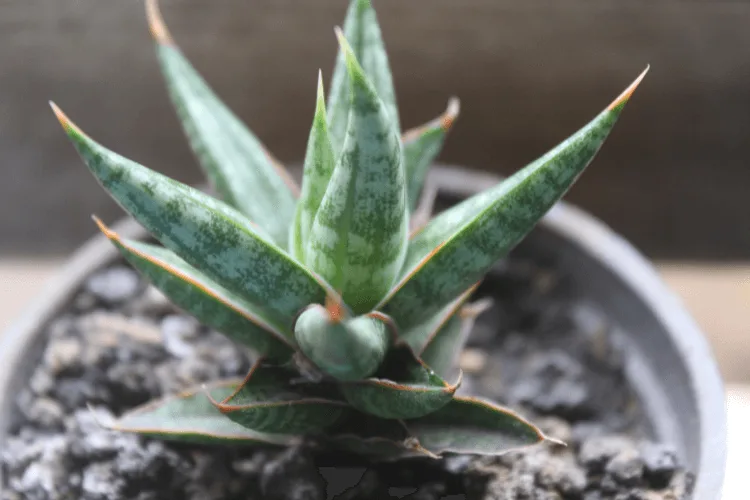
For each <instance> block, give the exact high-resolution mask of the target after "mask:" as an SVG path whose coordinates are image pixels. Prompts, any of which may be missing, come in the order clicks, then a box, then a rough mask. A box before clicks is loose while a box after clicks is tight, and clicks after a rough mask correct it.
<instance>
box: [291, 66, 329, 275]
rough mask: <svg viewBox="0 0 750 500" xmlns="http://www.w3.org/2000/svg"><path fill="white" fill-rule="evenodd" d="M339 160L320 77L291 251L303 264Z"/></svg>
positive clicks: (320, 77) (319, 77)
mask: <svg viewBox="0 0 750 500" xmlns="http://www.w3.org/2000/svg"><path fill="white" fill-rule="evenodd" d="M335 166H336V159H335V157H334V154H333V148H332V147H331V140H330V138H329V137H328V121H327V119H326V104H325V95H324V92H323V78H322V76H321V75H320V74H319V75H318V99H317V105H316V107H315V117H314V118H313V124H312V128H311V129H310V137H309V139H308V141H307V153H306V154H305V165H304V169H303V177H302V195H301V196H300V199H299V203H298V205H297V216H296V219H295V223H294V231H295V233H294V234H295V236H293V238H292V239H293V242H292V248H293V251H294V255H295V256H296V257H297V259H298V260H299V261H301V262H303V261H304V249H305V243H306V242H307V241H308V239H309V234H310V230H311V229H312V224H313V220H315V214H316V213H317V212H318V207H320V202H321V201H322V200H323V196H324V195H325V193H326V188H327V187H328V182H329V181H330V180H331V175H332V174H333V169H334V167H335Z"/></svg>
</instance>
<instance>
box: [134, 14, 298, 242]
mask: <svg viewBox="0 0 750 500" xmlns="http://www.w3.org/2000/svg"><path fill="white" fill-rule="evenodd" d="M147 5H148V14H149V23H150V25H151V32H152V33H153V35H154V38H155V39H156V45H157V53H158V55H159V61H160V63H161V69H162V73H163V75H164V78H165V80H166V83H167V87H168V89H169V94H170V97H171V99H172V102H173V104H174V106H175V109H176V111H177V114H178V116H179V118H180V122H181V123H182V126H183V129H184V131H185V133H186V135H187V137H188V140H189V142H190V145H191V147H192V149H193V151H194V152H195V154H196V156H197V158H198V160H199V163H200V165H201V166H202V168H203V169H204V171H205V172H206V174H207V175H208V177H209V179H210V180H211V182H212V184H213V185H214V186H215V188H216V190H217V191H218V192H219V193H220V194H221V196H222V198H223V199H224V200H225V201H226V202H227V203H229V204H231V205H232V206H234V207H236V208H238V209H239V210H240V211H242V212H243V213H245V214H246V215H247V216H248V217H250V218H251V219H252V220H253V221H254V222H255V223H256V224H258V226H260V227H262V228H263V229H264V230H266V231H267V232H268V233H269V234H271V236H272V237H273V238H274V241H275V242H276V243H278V244H279V245H283V246H285V245H286V241H287V237H288V233H289V227H290V224H291V222H292V220H293V217H294V210H295V204H296V199H295V198H296V195H297V191H298V188H297V186H296V185H295V183H294V181H293V180H292V178H291V177H290V176H289V174H288V173H287V172H286V170H284V168H283V167H282V166H280V165H279V163H278V161H276V160H275V159H274V158H272V157H271V155H270V154H269V153H268V152H267V151H266V149H265V148H264V147H263V145H262V144H261V143H260V141H259V140H258V139H257V137H255V135H253V133H252V132H251V131H250V130H248V128H247V127H246V126H245V124H244V123H242V121H240V119H239V118H238V117H237V116H236V115H235V114H233V113H232V112H231V110H229V108H228V107H227V106H226V105H225V104H224V103H223V102H222V101H221V100H220V99H219V97H218V96H217V95H216V94H215V93H214V92H213V90H212V89H211V88H210V87H209V86H208V84H207V83H206V82H205V80H204V79H203V78H202V77H201V76H200V75H199V74H198V72H197V71H196V70H195V68H193V66H192V65H191V64H190V62H189V61H188V60H187V59H186V58H185V56H184V55H183V54H182V52H181V51H180V50H179V48H178V47H177V46H176V45H175V43H174V41H173V40H172V38H171V36H170V35H169V33H168V32H167V29H166V26H165V25H164V22H163V21H162V18H161V15H160V13H159V10H158V7H157V3H156V0H149V1H148V2H147Z"/></svg>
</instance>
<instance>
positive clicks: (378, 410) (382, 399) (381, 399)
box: [341, 343, 461, 419]
mask: <svg viewBox="0 0 750 500" xmlns="http://www.w3.org/2000/svg"><path fill="white" fill-rule="evenodd" d="M460 385H461V377H460V375H459V378H458V381H457V382H456V383H455V384H448V383H447V382H445V381H444V380H443V379H442V378H440V377H439V376H438V375H436V374H435V373H434V372H433V371H432V370H430V369H429V367H427V366H425V365H424V364H423V363H422V362H421V361H420V360H419V358H417V357H416V356H415V355H414V353H413V352H412V350H411V348H410V347H409V346H408V345H407V344H405V343H403V344H399V345H397V346H395V347H394V348H392V349H391V351H389V353H388V356H387V357H386V359H385V361H384V362H383V364H382V366H381V367H380V369H379V370H378V372H377V373H376V374H375V375H374V376H373V377H372V378H368V379H364V380H360V381H356V382H348V383H344V384H341V391H342V393H343V394H344V397H345V398H346V400H347V401H348V402H349V404H351V405H352V406H353V407H354V408H356V409H358V410H360V411H362V412H364V413H367V414H370V415H375V416H377V417H380V418H386V419H407V418H417V417H422V416H424V415H427V414H429V413H432V412H434V411H436V410H438V409H439V408H441V407H442V406H444V405H445V404H447V403H448V402H449V401H450V400H451V399H452V398H453V394H454V393H455V392H456V390H457V389H458V387H459V386H460Z"/></svg>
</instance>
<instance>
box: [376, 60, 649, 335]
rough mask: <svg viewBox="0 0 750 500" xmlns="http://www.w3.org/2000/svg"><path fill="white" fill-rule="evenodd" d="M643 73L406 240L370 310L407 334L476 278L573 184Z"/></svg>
mask: <svg viewBox="0 0 750 500" xmlns="http://www.w3.org/2000/svg"><path fill="white" fill-rule="evenodd" d="M644 74H645V72H644ZM644 74H642V75H641V76H640V77H639V78H638V79H637V80H636V81H635V82H634V83H633V84H632V85H631V86H630V87H629V88H628V89H627V90H626V91H625V92H624V93H623V94H622V95H621V96H620V97H618V98H617V99H616V100H615V101H614V102H613V103H612V104H611V105H610V106H609V107H607V109H605V110H604V111H603V112H602V113H600V114H599V115H598V116H597V117H596V118H594V119H593V120H592V121H591V122H590V123H588V124H587V125H586V126H585V127H583V128H582V129H581V130H579V131H578V132H576V133H575V134H574V135H572V136H571V137H569V138H568V139H566V140H565V141H563V142H562V143H561V144H559V145H558V146H557V147H555V148H554V149H552V150H551V151H549V152H548V153H547V154H545V155H544V156H542V157H541V158H539V159H538V160H536V161H535V162H533V163H531V164H530V165H528V166H527V167H525V168H523V169H522V170H520V171H519V172H517V173H516V174H514V175H513V176H511V177H509V178H508V179H507V180H505V181H503V182H501V183H500V184H499V185H498V186H496V187H494V188H492V189H489V190H487V191H486V192H484V193H481V194H479V195H477V196H476V197H472V198H470V199H468V200H466V201H465V202H463V203H461V204H459V205H457V206H456V207H454V208H451V209H449V210H447V211H446V212H444V213H443V214H441V215H439V216H438V217H436V218H435V219H433V221H432V222H430V223H429V224H428V225H427V226H426V227H425V228H424V229H423V230H422V231H420V232H418V233H417V234H416V235H415V236H414V237H413V238H412V241H411V243H410V246H409V254H408V256H407V259H406V263H405V265H404V272H403V274H402V278H401V279H400V281H399V282H398V283H397V284H396V285H394V287H393V290H392V292H391V293H390V294H389V295H388V297H386V298H385V299H384V300H383V302H382V303H381V304H379V305H378V306H377V309H378V310H382V311H383V312H384V313H386V314H388V315H389V316H391V317H393V318H394V319H395V320H396V323H397V324H398V325H399V328H401V329H408V328H410V327H412V326H414V325H415V324H418V323H421V322H422V321H424V320H425V319H426V318H429V317H430V316H431V315H433V314H435V313H436V312H437V311H439V310H440V309H441V308H442V307H443V306H444V305H446V304H447V303H449V302H450V301H452V300H453V299H454V298H455V297H456V296H457V295H458V294H459V293H461V292H462V291H463V290H465V289H466V288H467V287H469V286H470V285H471V284H472V283H475V282H476V281H478V280H479V279H480V278H481V277H482V276H483V275H484V274H485V273H486V272H487V271H488V270H489V269H490V268H491V267H492V266H493V265H494V264H495V262H497V261H498V260H499V259H500V258H502V257H503V256H505V255H506V254H507V253H508V252H509V251H510V250H511V249H512V248H513V247H514V246H515V245H516V244H517V243H518V242H519V241H521V240H522V239H523V238H524V237H525V236H526V235H527V234H528V233H529V232H530V231H531V230H532V229H533V228H534V226H535V225H536V224H537V223H538V222H539V220H540V219H541V218H542V217H543V216H544V215H545V214H546V213H547V211H548V210H549V209H550V208H552V206H553V205H554V204H555V203H556V202H557V201H558V200H559V199H560V198H561V197H562V196H563V195H564V194H565V193H566V192H567V190H568V189H569V188H570V187H571V186H572V185H573V183H574V182H575V181H576V179H577V178H578V176H579V175H580V174H581V173H582V172H583V170H584V169H585V168H586V167H587V166H588V165H589V163H590V162H591V160H593V158H594V156H595V155H596V153H597V152H598V151H599V148H600V147H601V145H602V143H603V142H604V140H605V139H606V138H607V136H608V135H609V132H610V131H611V130H612V127H613V126H614V124H615V122H616V121H617V118H618V117H619V115H620V112H621V111H622V108H623V106H624V105H625V102H626V101H627V100H628V98H629V97H630V95H631V94H632V92H633V91H634V90H635V87H636V86H637V85H638V83H639V82H640V79H641V78H643V76H644Z"/></svg>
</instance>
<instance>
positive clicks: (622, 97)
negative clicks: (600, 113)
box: [607, 66, 651, 111]
mask: <svg viewBox="0 0 750 500" xmlns="http://www.w3.org/2000/svg"><path fill="white" fill-rule="evenodd" d="M650 68H651V66H646V69H644V70H643V72H642V73H641V74H640V75H638V78H636V79H635V81H633V83H631V84H630V86H629V87H628V88H626V89H625V90H624V91H623V92H622V94H620V95H619V96H617V99H615V100H614V101H612V104H610V105H609V106H607V111H612V110H614V109H615V108H617V107H619V106H622V105H623V104H625V103H626V102H627V101H628V99H630V96H632V95H633V92H635V89H637V88H638V85H640V83H641V80H643V78H644V77H645V76H646V73H648V70H649V69H650Z"/></svg>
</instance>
